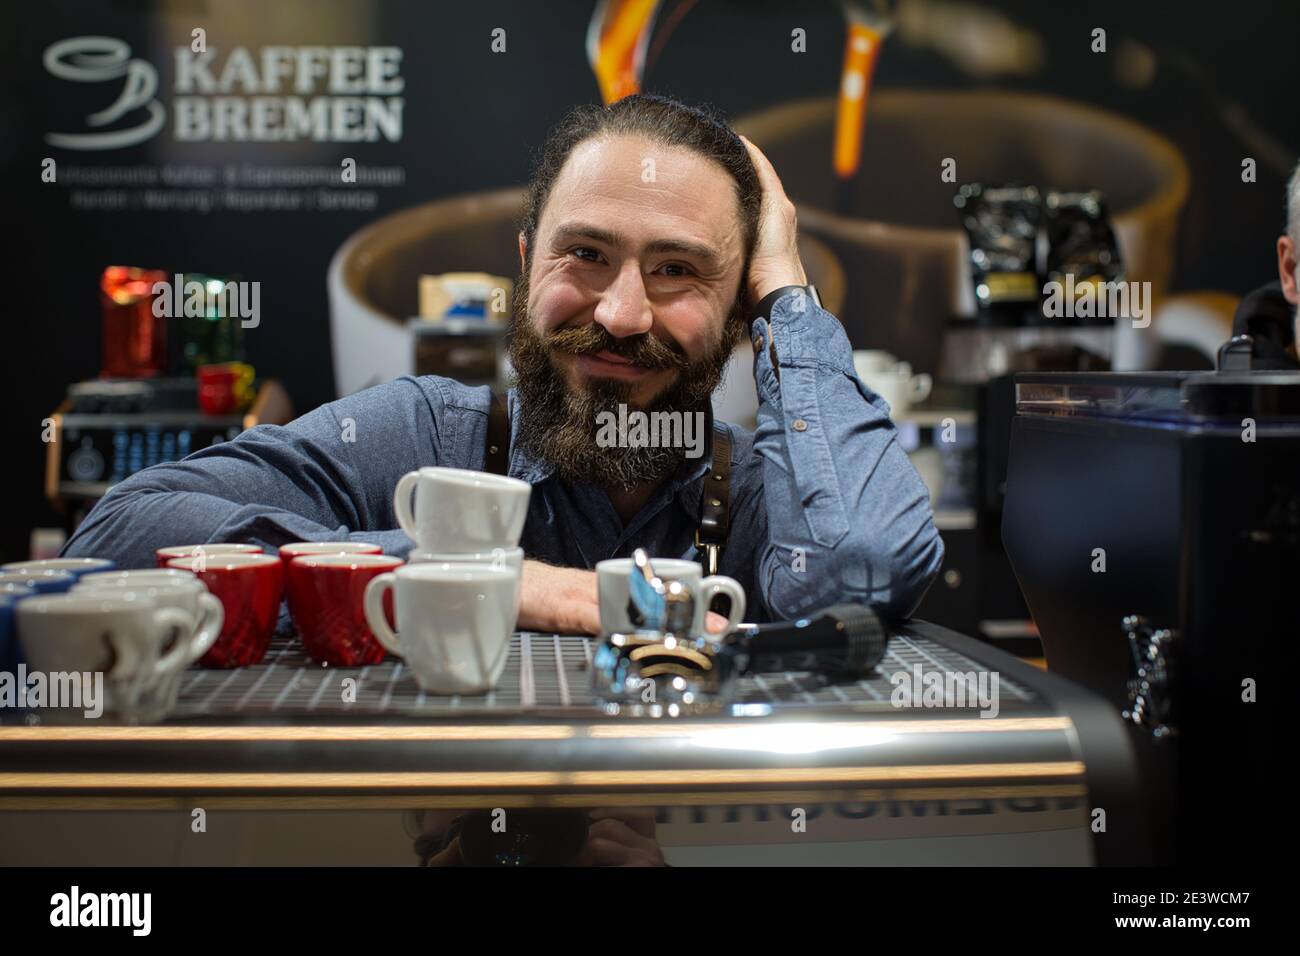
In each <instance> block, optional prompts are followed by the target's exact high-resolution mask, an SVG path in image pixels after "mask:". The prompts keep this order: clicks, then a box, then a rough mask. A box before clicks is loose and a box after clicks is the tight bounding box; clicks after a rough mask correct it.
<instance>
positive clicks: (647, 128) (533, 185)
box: [520, 93, 763, 290]
mask: <svg viewBox="0 0 1300 956" xmlns="http://www.w3.org/2000/svg"><path fill="white" fill-rule="evenodd" d="M618 135H629V136H644V137H646V138H647V139H650V140H653V141H654V142H657V143H662V144H663V145H665V146H681V147H684V148H686V149H689V150H691V151H693V152H695V153H698V154H699V155H701V156H705V157H707V158H709V159H711V160H713V161H714V162H715V163H717V164H718V165H719V166H721V167H722V168H723V169H724V170H726V172H727V175H729V176H730V177H731V179H732V181H733V182H734V183H735V185H736V199H737V201H738V202H739V203H740V222H741V229H742V236H743V238H744V250H745V268H746V270H748V267H749V256H750V253H751V252H753V249H754V240H755V239H756V237H757V235H758V213H759V208H760V206H761V204H762V199H763V187H762V184H761V183H760V182H759V179H758V173H757V172H756V171H755V169H754V164H753V162H752V161H751V160H750V158H749V151H748V150H746V149H745V144H744V143H742V142H741V141H740V137H739V136H737V135H736V134H735V133H734V132H733V131H732V130H731V127H729V126H728V125H727V124H726V122H725V120H723V118H722V117H721V116H720V115H719V114H717V113H716V112H714V111H713V110H711V109H709V108H707V107H704V108H698V107H694V106H687V105H686V104H684V103H679V102H678V101H677V100H674V99H669V98H668V97H666V96H656V95H654V94H652V93H635V94H633V95H632V96H628V97H624V98H623V99H621V100H619V101H618V102H616V103H612V104H610V105H609V106H597V105H595V104H592V103H588V104H584V105H582V106H578V107H575V108H573V109H572V110H570V111H569V112H568V113H567V114H566V115H565V117H564V118H563V119H562V120H560V122H559V123H558V124H557V125H556V126H555V128H554V129H552V130H551V133H550V135H549V136H548V137H547V138H546V142H545V143H544V144H543V145H542V148H541V151H540V153H539V155H538V160H537V165H536V168H535V170H534V172H533V178H532V181H531V182H530V183H529V184H528V205H527V207H526V209H525V211H524V218H523V221H522V222H521V223H520V229H521V230H522V231H523V234H524V239H525V241H526V242H527V245H528V248H527V258H528V261H529V262H531V261H532V255H533V237H534V236H535V235H536V233H537V223H538V222H539V220H540V219H541V218H542V210H543V209H544V208H545V207H546V201H547V200H548V199H549V198H550V196H551V189H552V188H553V187H554V186H555V180H556V179H557V178H558V177H559V175H560V170H561V169H563V168H564V164H565V162H567V161H568V159H569V155H570V154H571V153H572V152H573V150H574V149H575V148H577V147H578V145H580V144H581V143H584V142H586V141H587V140H589V139H592V138H594V137H598V136H618ZM741 288H742V290H743V289H744V283H743V282H742V283H741Z"/></svg>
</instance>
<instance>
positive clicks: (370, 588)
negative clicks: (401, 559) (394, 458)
mask: <svg viewBox="0 0 1300 956" xmlns="http://www.w3.org/2000/svg"><path fill="white" fill-rule="evenodd" d="M406 477H407V478H409V477H411V476H410V475H407V476H406ZM402 480H403V481H405V480H406V479H405V478H404V479H402ZM398 487H399V488H400V487H401V485H398ZM396 583H397V575H395V574H393V573H392V572H386V573H384V574H378V575H376V576H375V577H373V578H371V579H370V583H369V584H367V585H366V598H365V607H366V623H367V624H369V625H370V632H371V633H372V634H374V635H375V640H377V641H378V642H379V643H380V644H382V645H384V648H385V649H386V650H388V651H390V652H391V653H393V654H396V655H397V656H398V657H401V656H402V649H401V645H400V644H399V643H398V641H397V635H396V634H395V633H394V632H393V629H392V628H390V627H389V626H388V619H387V618H386V617H385V616H384V592H386V591H391V590H392V589H393V587H394V586H395V585H396Z"/></svg>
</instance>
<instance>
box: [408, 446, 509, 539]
mask: <svg viewBox="0 0 1300 956" xmlns="http://www.w3.org/2000/svg"><path fill="white" fill-rule="evenodd" d="M412 493H414V503H412ZM531 493H532V488H531V486H530V485H529V484H528V483H527V482H525V481H520V480H519V479H518V478H508V477H506V476H504V475H493V474H488V473H487V472H481V471H469V470H467V469H463V468H433V467H430V468H421V469H420V470H418V471H411V472H407V473H406V474H405V475H403V476H402V478H401V480H400V481H398V483H397V488H396V490H395V491H394V492H393V508H394V510H395V511H396V512H397V523H398V524H399V525H401V528H402V530H403V531H405V532H406V534H407V536H409V537H410V538H411V540H412V541H414V542H415V544H416V547H417V548H419V549H420V550H422V551H431V552H434V553H437V554H445V553H448V552H456V553H461V552H471V553H472V552H479V551H491V550H492V549H493V548H514V547H515V546H517V545H518V544H519V535H520V534H522V533H523V530H524V520H525V519H526V518H527V517H528V497H529V495H530V494H531Z"/></svg>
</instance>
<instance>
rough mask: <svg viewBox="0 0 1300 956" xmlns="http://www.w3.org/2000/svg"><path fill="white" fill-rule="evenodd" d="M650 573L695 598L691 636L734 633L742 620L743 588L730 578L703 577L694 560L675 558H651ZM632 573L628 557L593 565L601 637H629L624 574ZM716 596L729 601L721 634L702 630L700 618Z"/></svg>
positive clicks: (629, 624)
mask: <svg viewBox="0 0 1300 956" xmlns="http://www.w3.org/2000/svg"><path fill="white" fill-rule="evenodd" d="M650 563H651V564H652V565H653V567H654V572H655V574H657V575H658V576H659V577H660V578H662V579H663V580H664V581H680V582H682V584H684V585H686V586H687V587H688V588H690V590H691V595H692V596H693V597H694V599H695V617H694V619H693V622H692V624H691V631H692V634H693V635H695V636H699V635H707V636H711V637H722V636H723V635H724V634H729V633H730V632H731V631H734V630H735V629H736V627H737V626H738V625H739V624H740V622H741V621H742V620H744V617H745V589H744V588H743V587H741V586H740V583H739V582H738V581H736V580H735V579H734V578H729V577H726V576H725V575H721V574H715V575H712V576H711V577H707V578H706V577H704V568H703V567H701V566H700V564H699V563H698V562H696V561H686V560H682V559H679V558H651V559H650ZM633 570H634V568H633V564H632V560H631V559H630V558H611V559H610V560H608V561H601V562H598V563H597V565H596V587H597V589H598V592H599V599H600V629H601V632H602V635H603V636H606V637H607V636H609V635H610V634H630V633H632V632H633V631H635V630H636V625H635V624H633V623H632V621H631V619H630V618H629V617H628V613H627V605H628V599H629V597H630V591H629V585H628V575H630V574H631V573H632V571H633ZM719 594H725V595H726V596H727V597H729V598H730V599H731V608H730V609H729V611H728V613H727V626H726V628H725V629H724V630H722V631H706V630H705V627H704V619H705V618H704V616H705V614H706V613H707V612H708V610H709V604H710V602H712V600H713V599H714V598H715V597H717V596H718V595H719Z"/></svg>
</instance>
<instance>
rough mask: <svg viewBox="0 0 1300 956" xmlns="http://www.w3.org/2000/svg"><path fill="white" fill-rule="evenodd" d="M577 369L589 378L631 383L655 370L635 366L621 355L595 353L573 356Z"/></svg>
mask: <svg viewBox="0 0 1300 956" xmlns="http://www.w3.org/2000/svg"><path fill="white" fill-rule="evenodd" d="M573 358H574V360H575V361H576V362H577V365H578V368H579V369H580V370H581V371H582V373H583V374H584V375H586V376H588V377H589V378H617V379H623V380H625V381H632V380H636V379H641V378H644V377H645V376H647V375H650V374H651V373H652V372H655V371H657V370H656V369H652V368H647V367H646V366H644V365H636V364H634V363H633V362H631V361H630V360H628V359H625V358H623V356H621V355H616V354H614V353H613V352H609V351H604V352H597V353H596V354H594V355H575V356H574V357H573Z"/></svg>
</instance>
